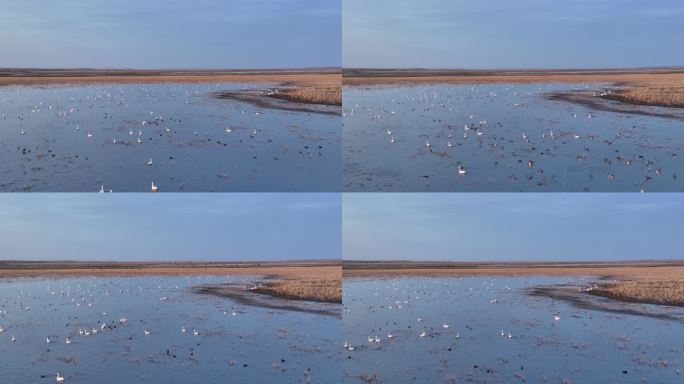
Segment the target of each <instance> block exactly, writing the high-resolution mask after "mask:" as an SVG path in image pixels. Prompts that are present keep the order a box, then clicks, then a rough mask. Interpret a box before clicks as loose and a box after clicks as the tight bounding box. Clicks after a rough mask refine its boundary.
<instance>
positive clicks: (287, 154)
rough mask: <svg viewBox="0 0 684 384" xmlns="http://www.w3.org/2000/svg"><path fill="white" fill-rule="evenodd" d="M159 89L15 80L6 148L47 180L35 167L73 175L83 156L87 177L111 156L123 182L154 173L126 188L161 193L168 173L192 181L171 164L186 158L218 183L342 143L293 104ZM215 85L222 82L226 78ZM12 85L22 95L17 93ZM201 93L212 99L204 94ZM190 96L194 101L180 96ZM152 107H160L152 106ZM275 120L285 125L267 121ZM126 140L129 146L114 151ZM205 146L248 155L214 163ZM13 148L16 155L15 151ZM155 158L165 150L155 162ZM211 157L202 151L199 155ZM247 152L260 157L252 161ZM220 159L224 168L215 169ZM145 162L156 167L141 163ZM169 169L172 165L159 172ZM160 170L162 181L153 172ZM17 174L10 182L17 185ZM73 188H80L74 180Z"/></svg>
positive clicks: (5, 100)
mask: <svg viewBox="0 0 684 384" xmlns="http://www.w3.org/2000/svg"><path fill="white" fill-rule="evenodd" d="M159 87H160V86H158V85H126V86H118V87H94V86H87V87H81V88H79V87H75V88H73V89H72V88H69V87H67V88H64V87H46V88H32V87H7V88H5V89H3V92H4V93H0V111H3V115H2V120H0V130H1V131H3V132H4V134H5V137H6V140H5V142H4V143H2V144H0V153H2V152H5V153H6V154H7V156H14V157H10V159H13V163H15V164H17V166H18V167H20V169H18V170H17V171H19V172H23V174H24V175H27V174H29V175H30V174H31V173H34V175H33V177H32V180H34V183H35V180H37V181H38V182H40V179H39V177H38V176H36V175H35V174H36V173H38V172H41V171H42V170H45V169H46V168H48V167H54V168H56V170H57V171H56V172H57V173H60V174H64V172H65V169H67V168H71V167H73V165H72V164H80V165H78V166H77V167H78V172H79V175H82V174H83V173H84V171H83V169H84V168H86V167H87V166H88V165H89V166H92V167H96V166H98V164H99V163H102V164H101V165H100V166H99V167H110V166H116V169H117V171H116V172H121V174H114V175H112V179H115V180H117V179H121V178H122V176H124V175H125V173H126V172H130V173H132V174H136V175H147V177H150V178H152V180H149V181H147V183H148V184H147V185H148V187H147V188H145V187H144V186H143V185H141V183H140V182H139V181H137V180H138V179H139V178H140V177H136V182H137V183H138V184H137V186H134V187H131V186H130V185H129V184H130V183H127V184H125V185H121V187H120V188H118V189H127V190H137V191H144V190H146V189H147V190H149V191H151V192H157V191H160V190H161V189H162V188H164V190H169V189H173V188H174V187H175V185H173V186H167V185H166V184H167V180H162V181H163V185H160V184H162V183H161V182H160V180H158V179H159V178H163V177H167V176H168V177H169V180H170V181H171V182H173V183H174V184H180V185H181V186H182V185H183V184H184V183H185V182H184V181H183V180H179V175H176V174H175V172H174V170H173V169H172V168H170V167H172V166H173V165H174V164H178V163H179V162H181V161H198V163H197V164H196V169H197V170H198V171H199V172H201V170H202V169H203V170H204V172H205V174H204V177H205V178H214V177H215V178H216V179H217V180H218V181H216V182H215V183H216V184H218V183H219V182H220V180H226V179H228V178H230V177H237V174H236V175H234V176H233V175H232V174H233V173H235V172H236V170H237V169H240V173H239V175H240V176H241V177H246V178H247V179H250V178H252V177H254V176H249V175H250V174H262V173H264V172H265V171H269V170H268V169H266V170H264V169H258V168H259V167H261V168H263V166H261V165H257V164H261V163H262V161H263V160H262V159H266V160H269V159H272V161H273V162H275V161H278V160H284V159H287V161H280V162H279V163H275V164H280V163H282V164H283V165H279V166H274V165H271V166H270V167H271V168H274V169H276V168H279V167H283V166H286V165H288V166H289V164H290V163H293V164H294V166H295V167H296V168H297V169H295V170H293V171H292V172H298V174H299V173H301V172H299V170H301V169H306V167H307V164H308V163H309V162H310V161H313V160H316V159H320V158H323V157H324V154H325V153H326V150H327V148H326V150H324V147H327V146H328V145H329V144H337V143H338V141H337V138H336V137H335V136H337V132H333V130H332V128H330V127H327V126H326V128H320V131H317V130H318V129H319V126H321V125H323V123H322V122H323V120H320V121H319V120H317V119H316V116H312V115H310V114H304V113H300V114H298V113H297V112H287V113H285V116H280V115H278V116H276V115H271V116H265V117H261V116H262V115H264V114H265V113H266V112H265V111H263V110H261V109H259V108H250V107H248V106H247V105H245V104H242V103H228V102H226V104H225V105H222V104H221V103H217V102H216V101H214V100H212V96H211V93H212V92H215V91H216V90H213V91H212V88H211V87H208V88H207V90H205V91H204V93H202V92H200V91H189V90H186V89H184V87H182V86H178V87H177V89H175V88H174V89H168V87H170V86H164V87H165V88H163V89H157V88H159ZM214 87H217V89H220V85H214ZM15 89H16V90H15ZM81 90H82V91H83V92H81ZM11 92H15V94H8V93H11ZM201 98H206V99H207V100H201V101H200V102H197V100H198V99H201ZM183 99H186V101H185V102H184V104H180V103H181V102H182V101H183ZM40 100H44V101H40ZM28 103H31V104H30V105H31V106H30V107H27V104H28ZM177 105H182V106H177ZM146 107H149V108H150V109H152V108H154V109H157V111H147V112H143V111H142V109H143V108H146ZM159 110H161V111H163V113H160V112H158V111H159ZM146 115H147V116H146ZM165 115H168V116H165ZM129 116H130V117H129ZM140 117H142V119H140ZM98 118H99V119H98ZM325 119H328V118H325ZM274 123H275V124H277V125H278V126H277V128H274V129H270V128H267V127H269V126H271V125H273V124H274ZM226 125H227V126H226ZM329 128H330V129H329ZM336 128H337V127H336ZM11 129H16V132H17V135H18V136H14V135H12V134H11V133H10V131H9V130H11ZM70 131H71V132H70ZM119 147H122V149H121V150H114V149H113V148H119ZM203 147H208V148H214V149H226V150H230V154H229V158H233V157H234V158H236V159H238V160H239V161H235V162H234V164H232V165H230V166H226V165H223V166H222V167H219V166H218V164H219V163H220V162H209V163H207V162H206V160H194V159H193V157H197V156H194V155H193V156H189V155H190V154H191V152H189V151H191V150H194V148H203ZM124 148H125V149H124ZM12 152H14V153H15V155H11V153H12ZM210 153H213V155H212V156H219V157H218V159H225V157H226V156H225V155H222V154H219V153H218V152H216V151H212V152H210ZM151 155H154V156H151ZM155 156H157V157H159V156H162V157H161V159H159V161H155V162H153V157H155ZM204 157H206V156H204V155H203V156H199V158H200V159H202V158H204ZM155 160H157V159H155ZM248 160H252V161H253V164H252V165H248V164H249V161H248ZM138 161H139V163H138ZM214 163H215V164H217V166H214V167H211V166H210V165H211V164H214ZM136 164H140V166H141V167H142V168H145V167H147V168H148V169H149V170H148V171H141V170H138V169H135V168H136ZM270 164H274V163H270ZM208 165H209V166H208ZM162 170H163V172H164V173H160V171H162ZM281 172H282V170H281ZM167 173H169V174H168V175H167ZM228 173H230V174H231V175H229V174H228ZM179 174H182V173H180V172H179ZM243 174H245V175H243ZM155 175H156V178H157V180H154V177H155ZM92 177H93V178H96V177H97V178H104V177H102V176H100V175H93V176H92ZM105 177H106V176H105ZM9 181H10V182H9V183H7V184H8V185H10V184H13V183H18V182H17V181H15V180H9ZM89 182H90V183H92V184H94V185H96V187H95V188H97V189H96V190H98V191H99V192H102V193H104V192H112V191H113V189H116V187H117V186H118V185H119V182H115V185H113V187H114V188H112V186H108V185H106V181H98V180H97V179H94V180H93V179H91V180H89ZM213 189H219V187H218V186H217V187H216V188H213ZM66 190H71V188H68V186H67V188H66Z"/></svg>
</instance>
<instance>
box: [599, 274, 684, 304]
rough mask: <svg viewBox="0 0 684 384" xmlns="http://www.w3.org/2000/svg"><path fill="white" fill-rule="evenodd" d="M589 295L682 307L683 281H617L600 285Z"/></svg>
mask: <svg viewBox="0 0 684 384" xmlns="http://www.w3.org/2000/svg"><path fill="white" fill-rule="evenodd" d="M591 293H592V294H594V295H597V296H603V297H608V298H611V299H614V300H620V301H627V302H635V303H649V304H661V305H678V306H683V305H684V279H672V280H643V279H640V280H625V281H617V282H612V283H607V284H601V285H599V288H597V289H594V290H592V291H591Z"/></svg>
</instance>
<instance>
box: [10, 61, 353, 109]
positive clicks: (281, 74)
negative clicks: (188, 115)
mask: <svg viewBox="0 0 684 384" xmlns="http://www.w3.org/2000/svg"><path fill="white" fill-rule="evenodd" d="M223 82H225V83H275V84H276V88H277V89H279V91H280V92H278V93H277V94H274V95H268V96H266V95H262V94H265V91H266V90H264V91H263V92H261V93H259V94H258V95H254V94H252V93H245V92H243V93H240V94H238V96H239V97H241V98H243V99H245V100H244V101H246V102H252V103H260V104H261V106H262V107H264V108H277V109H287V110H293V111H297V110H300V111H303V112H313V113H330V114H339V111H328V110H325V109H316V108H307V107H306V105H307V104H321V105H328V106H341V105H342V93H341V87H342V71H341V69H334V68H333V69H328V68H322V69H292V70H284V69H283V70H281V69H275V70H249V69H246V70H126V69H30V68H29V69H22V68H10V69H2V68H0V86H11V85H26V86H35V85H69V84H82V85H92V84H161V83H223ZM224 93H225V94H226V95H227V96H231V92H224ZM225 98H230V97H225ZM233 98H235V99H238V97H233ZM275 98H277V99H280V100H281V103H276V101H277V100H274V99H275ZM269 100H270V101H269ZM284 104H292V105H284Z"/></svg>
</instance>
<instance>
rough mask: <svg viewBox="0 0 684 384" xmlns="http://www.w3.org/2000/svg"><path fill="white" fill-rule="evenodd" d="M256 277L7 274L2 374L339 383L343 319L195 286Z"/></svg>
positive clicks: (2, 295) (24, 378)
mask: <svg viewBox="0 0 684 384" xmlns="http://www.w3.org/2000/svg"><path fill="white" fill-rule="evenodd" d="M248 280H249V277H244V278H243V277H239V278H238V277H226V276H204V277H121V278H118V277H117V278H104V277H103V278H96V277H83V278H61V279H37V278H36V279H17V280H8V279H4V280H2V281H0V311H2V312H0V326H2V327H3V328H4V332H2V333H0V356H2V359H0V375H1V376H2V380H0V381H2V383H9V384H14V383H41V382H44V383H53V382H54V381H55V376H56V373H57V372H59V373H61V374H62V376H63V377H65V379H66V380H65V382H67V383H103V384H108V383H126V382H128V383H144V382H149V383H223V382H226V380H227V378H230V381H231V382H247V383H266V382H268V383H308V382H311V383H337V382H339V375H340V371H339V368H340V362H339V348H338V347H337V345H336V343H335V340H336V338H337V335H338V334H339V330H340V319H339V318H336V317H330V316H320V315H313V314H308V313H303V312H292V311H278V310H269V309H264V308H257V307H247V306H241V305H236V304H235V303H233V302H231V301H230V300H227V299H223V298H218V297H215V296H210V295H200V294H195V293H192V290H191V289H190V288H191V287H193V286H195V285H200V284H209V283H225V282H232V283H240V282H245V283H247V282H248ZM5 311H6V313H5ZM122 319H126V320H125V322H123V320H122ZM183 327H185V329H186V332H182V331H181V329H182V328H183ZM93 329H95V330H96V331H97V333H93ZM79 330H82V331H83V330H88V332H89V333H90V335H88V336H86V335H80V334H79ZM145 330H147V331H149V332H150V334H149V335H148V336H146V335H145ZM194 330H197V333H198V335H195V334H194V332H193V331H194ZM13 336H14V338H15V339H16V341H14V342H13V341H12V337H13ZM67 337H68V338H69V339H70V340H71V343H70V344H66V338H67ZM46 338H49V339H50V343H47V339H46Z"/></svg>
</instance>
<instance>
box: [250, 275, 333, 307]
mask: <svg viewBox="0 0 684 384" xmlns="http://www.w3.org/2000/svg"><path fill="white" fill-rule="evenodd" d="M253 291H254V292H256V293H260V294H265V295H270V296H274V297H280V298H284V299H290V300H308V301H320V302H326V303H342V281H341V279H334V278H326V279H297V280H277V281H263V282H261V283H260V286H259V288H257V289H254V290H253Z"/></svg>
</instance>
